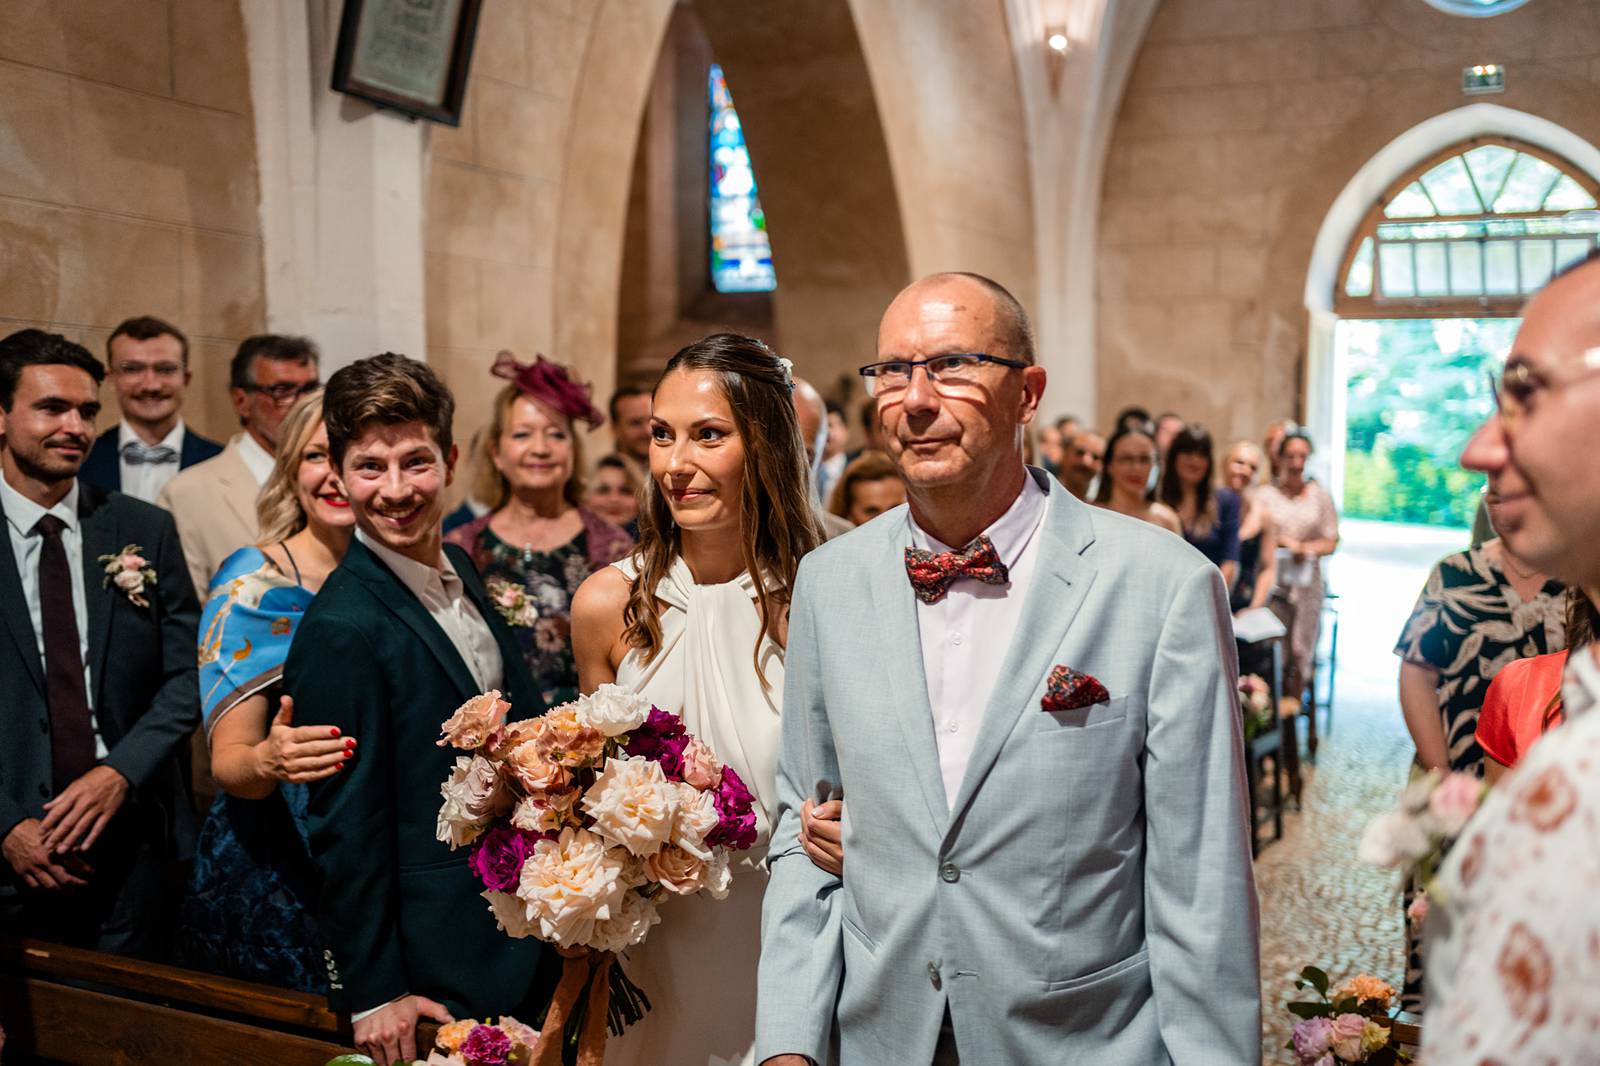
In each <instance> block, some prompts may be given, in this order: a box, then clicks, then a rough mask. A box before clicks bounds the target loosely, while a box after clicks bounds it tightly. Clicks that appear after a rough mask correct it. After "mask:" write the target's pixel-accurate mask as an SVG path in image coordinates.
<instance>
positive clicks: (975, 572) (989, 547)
mask: <svg viewBox="0 0 1600 1066" xmlns="http://www.w3.org/2000/svg"><path fill="white" fill-rule="evenodd" d="M906 574H907V575H908V576H909V577H910V578H911V587H912V588H913V589H914V590H915V591H916V593H917V599H919V600H921V601H922V602H923V603H938V602H939V601H940V600H942V599H944V596H945V593H947V592H949V591H950V586H951V585H952V584H954V583H955V581H956V579H957V578H963V577H967V578H971V579H972V580H974V581H982V582H983V583H984V584H985V585H1004V584H1005V583H1006V582H1007V581H1010V580H1011V574H1010V572H1009V571H1008V570H1007V569H1006V564H1005V563H1003V562H1001V561H1000V553H999V552H997V551H995V550H994V542H993V541H991V540H990V539H989V538H988V537H987V536H983V537H979V538H978V539H977V540H975V541H973V542H972V543H971V544H968V545H967V546H966V547H965V548H962V549H961V550H960V551H958V552H938V553H937V554H936V553H934V552H930V551H923V550H922V549H921V548H907V549H906Z"/></svg>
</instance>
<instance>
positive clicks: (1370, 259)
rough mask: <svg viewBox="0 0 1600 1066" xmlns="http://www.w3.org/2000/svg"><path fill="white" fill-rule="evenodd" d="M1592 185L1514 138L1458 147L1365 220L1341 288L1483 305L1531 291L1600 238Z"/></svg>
mask: <svg viewBox="0 0 1600 1066" xmlns="http://www.w3.org/2000/svg"><path fill="white" fill-rule="evenodd" d="M1594 187H1595V185H1594V182H1593V181H1591V180H1587V179H1584V180H1580V179H1579V178H1578V177H1576V176H1574V175H1573V174H1571V173H1568V172H1566V171H1565V170H1564V169H1563V168H1562V167H1561V166H1558V165H1556V164H1555V163H1553V162H1551V161H1550V160H1548V159H1545V158H1541V157H1540V156H1538V155H1534V154H1532V153H1531V152H1527V151H1521V150H1519V148H1518V147H1515V146H1513V145H1511V144H1503V143H1488V144H1481V143H1480V144H1478V145H1476V146H1475V147H1472V148H1468V149H1466V150H1464V151H1456V152H1453V153H1451V154H1450V155H1449V156H1447V157H1446V158H1444V159H1442V160H1440V161H1437V162H1435V163H1433V164H1432V165H1430V166H1428V167H1427V169H1426V170H1424V171H1423V172H1422V173H1421V174H1419V175H1416V176H1415V177H1414V178H1412V179H1407V180H1405V181H1404V182H1403V184H1400V185H1399V187H1398V188H1397V189H1395V190H1394V191H1392V192H1391V193H1390V194H1389V199H1388V200H1387V201H1386V202H1385V203H1384V204H1383V205H1382V207H1381V209H1380V210H1379V211H1378V212H1377V216H1378V217H1377V218H1376V220H1373V221H1369V222H1368V224H1367V226H1365V227H1363V229H1362V230H1361V236H1360V243H1359V245H1358V246H1357V247H1356V249H1355V251H1354V253H1353V255H1352V256H1351V259H1350V266H1349V269H1348V270H1347V271H1346V274H1345V279H1344V295H1345V297H1347V298H1350V299H1359V300H1364V301H1366V300H1370V301H1374V302H1376V303H1382V302H1383V301H1410V302H1414V303H1422V302H1431V303H1437V302H1441V301H1444V302H1448V301H1462V300H1467V301H1469V302H1471V303H1473V304H1477V303H1479V302H1481V301H1485V300H1488V299H1489V298H1491V297H1494V298H1500V299H1505V298H1507V297H1511V298H1516V297H1521V296H1526V295H1528V294H1530V293H1533V292H1535V291H1537V290H1538V289H1539V288H1540V287H1541V286H1543V285H1544V284H1545V283H1546V282H1548V281H1549V280H1550V276H1551V274H1552V273H1554V272H1555V271H1557V270H1560V269H1561V268H1563V267H1565V266H1567V265H1569V264H1571V263H1574V262H1576V261H1578V260H1580V259H1582V258H1583V257H1584V256H1586V255H1588V254H1589V253H1590V252H1591V251H1592V250H1593V249H1594V248H1595V247H1596V244H1597V241H1600V204H1597V203H1596V198H1595V195H1594V193H1593V192H1592V190H1593V189H1594Z"/></svg>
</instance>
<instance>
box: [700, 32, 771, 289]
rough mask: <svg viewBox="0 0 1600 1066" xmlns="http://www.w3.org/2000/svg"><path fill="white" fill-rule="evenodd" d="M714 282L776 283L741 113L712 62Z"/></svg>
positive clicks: (733, 285)
mask: <svg viewBox="0 0 1600 1066" xmlns="http://www.w3.org/2000/svg"><path fill="white" fill-rule="evenodd" d="M707 81H708V84H709V91H710V98H711V139H710V152H711V159H710V163H711V166H710V171H711V196H710V201H711V218H710V223H711V284H712V285H714V286H716V289H717V291H718V292H771V291H772V290H773V289H775V288H777V287H778V276H777V274H776V273H774V271H773V269H772V242H771V241H770V240H768V239H767V216H766V215H765V214H764V213H763V212H762V210H761V199H760V197H758V196H757V195H756V175H755V171H754V170H753V169H751V166H750V150H749V149H748V148H746V147H745V143H744V130H743V129H742V128H741V127H740V125H739V113H738V112H737V111H735V110H734V109H733V97H732V96H730V95H729V93H728V83H727V81H726V80H724V79H723V77H722V68H721V67H720V66H718V65H717V64H715V63H713V64H711V72H710V75H709V77H708V79H707Z"/></svg>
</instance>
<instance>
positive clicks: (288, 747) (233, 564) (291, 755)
mask: <svg viewBox="0 0 1600 1066" xmlns="http://www.w3.org/2000/svg"><path fill="white" fill-rule="evenodd" d="M278 439H279V447H278V454H277V458H276V460H275V461H274V462H273V465H272V476H271V477H269V478H268V479H267V484H266V487H265V488H263V489H262V490H261V499H260V501H259V502H258V503H257V511H258V513H259V516H260V522H261V542H260V544H259V545H256V546H252V547H246V548H240V549H239V550H238V551H236V552H234V553H233V554H232V555H230V556H228V558H227V559H225V560H223V563H222V566H221V568H220V569H219V570H218V571H217V576H216V578H215V579H214V580H213V581H212V582H211V598H210V600H208V601H207V603H206V606H205V611H204V613H203V614H202V615H201V619H200V642H199V648H200V699H201V710H202V712H203V713H204V715H205V727H206V733H207V738H208V740H209V741H210V744H211V773H212V776H213V777H215V778H216V781H217V784H219V785H220V786H221V787H222V792H221V794H219V795H218V796H217V798H216V802H214V803H213V804H212V805H211V813H210V814H209V815H208V816H207V817H206V820H205V824H204V825H202V826H201V827H200V841H199V843H198V844H197V845H196V847H195V860H194V875H193V877H192V879H191V881H190V886H189V894H188V895H187V897H186V898H185V899H184V902H183V909H182V912H181V915H180V918H181V922H180V925H181V928H182V938H181V952H182V955H183V958H184V961H185V963H186V965H189V966H193V967H195V968H196V969H200V970H205V971H207V972H208V973H215V974H222V975H224V976H227V977H236V978H239V979H241V980H245V981H260V982H262V983H264V984H269V985H277V986H280V987H284V988H295V989H299V990H300V991H302V992H316V993H326V992H327V990H328V974H327V971H326V969H325V967H324V965H323V960H322V940H321V937H320V936H319V935H318V934H317V925H316V919H315V917H314V916H313V914H312V907H313V906H314V904H315V900H316V885H317V875H316V867H315V866H314V865H313V864H312V862H311V854H310V852H309V851H308V850H307V847H306V840H305V835H306V834H305V814H306V796H307V783H308V782H311V781H317V780H320V779H321V778H324V777H327V776H329V775H330V774H333V773H336V772H338V770H339V768H340V766H342V765H343V763H344V762H345V760H347V759H348V758H350V755H351V753H352V752H353V751H354V750H355V743H356V741H355V738H354V737H342V736H335V735H333V734H334V733H335V732H336V731H335V730H333V729H330V728H329V727H328V726H325V725H309V724H300V725H296V724H295V723H294V717H293V716H294V708H293V703H292V701H291V700H290V699H289V698H288V697H287V696H283V695H282V692H283V683H282V682H283V663H284V660H285V659H286V658H287V657H288V655H289V645H290V642H292V641H293V640H294V634H295V629H296V627H297V626H298V624H299V622H300V619H301V617H302V616H303V615H304V614H305V610H306V608H307V607H308V606H310V604H311V598H312V597H313V596H315V595H316V593H317V590H318V589H319V588H321V587H322V583H323V581H324V580H326V579H327V576H328V575H329V574H330V573H332V572H333V568H334V567H336V566H338V565H339V560H341V559H343V558H344V553H345V549H346V548H347V547H348V546H349V544H350V534H351V532H352V531H353V529H354V525H355V519H354V518H352V517H351V515H350V506H349V503H348V502H347V501H346V500H345V497H344V489H343V487H342V486H341V485H340V484H339V476H338V475H337V474H336V473H334V470H333V467H332V466H331V465H330V464H329V462H328V432H327V430H326V429H325V428H324V427H323V425H322V397H321V396H309V397H307V398H306V399H304V400H302V401H300V403H299V405H298V406H296V407H295V409H294V410H293V411H292V412H290V414H289V416H288V417H287V418H285V419H284V420H283V426H282V427H281V429H280V432H279V438H278Z"/></svg>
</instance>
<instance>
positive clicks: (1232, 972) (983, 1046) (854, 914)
mask: <svg viewBox="0 0 1600 1066" xmlns="http://www.w3.org/2000/svg"><path fill="white" fill-rule="evenodd" d="M1030 473H1031V474H1032V476H1034V477H1035V478H1036V479H1038V480H1040V482H1041V484H1042V485H1043V486H1044V487H1045V489H1046V491H1047V493H1048V497H1049V501H1048V507H1047V510H1046V516H1045V519H1044V527H1043V529H1042V530H1041V531H1040V532H1041V534H1042V536H1043V540H1042V542H1041V544H1040V551H1039V557H1038V562H1037V563H1036V565H1035V569H1034V576H1033V579H1032V586H1031V588H1030V589H1029V590H1028V592H1027V594H1026V598H1025V600H1024V602H1023V605H1022V612H1023V613H1022V618H1021V622H1020V625H1019V626H1018V629H1017V636H1016V638H1015V640H1014V641H1013V644H1012V647H1011V649H1010V651H1009V653H1008V655H1007V657H1006V660H1005V663H1004V666H1003V667H1002V670H1001V676H1000V682H999V684H998V686H997V688H996V690H995V692H994V695H993V697H992V698H991V700H990V702H989V705H988V707H987V709H986V710H985V712H984V718H983V723H982V726H981V728H980V731H979V735H978V738H977V740H976V742H975V745H976V746H975V749H974V751H973V753H972V758H971V762H970V763H969V764H968V767H967V771H966V777H965V779H964V780H963V782H962V785H961V790H960V792H959V794H958V795H956V796H955V797H954V800H953V802H952V801H950V800H947V798H946V797H945V794H944V786H943V784H942V783H941V778H940V774H939V761H938V752H937V748H936V746H935V741H934V735H933V724H932V712H931V710H930V708H929V704H928V695H927V683H926V681H925V680H924V676H923V668H922V653H921V642H920V638H919V635H918V629H917V616H916V601H915V599H914V597H913V595H912V591H911V586H910V583H909V581H908V580H907V578H906V572H905V566H904V562H903V552H904V549H905V547H906V545H908V544H909V543H910V530H909V524H908V517H907V511H906V509H905V508H904V507H901V508H898V509H896V510H894V511H890V512H888V513H886V514H884V515H882V516H880V517H879V518H877V519H875V520H873V521H872V522H869V523H867V524H866V525H864V526H862V527H861V528H860V529H858V530H856V531H854V532H852V533H849V534H846V535H845V536H843V537H841V538H839V539H837V540H834V541H831V542H829V543H828V544H826V545H824V546H823V547H821V548H819V549H818V550H817V551H815V552H813V553H812V554H811V555H809V556H807V558H806V559H805V561H804V562H803V563H802V565H801V567H800V575H799V579H798V582H797V585H796V589H795V596H794V602H793V605H792V607H791V611H790V621H789V650H788V657H787V662H786V665H785V670H786V678H787V681H786V686H785V689H784V710H783V748H782V754H781V756H780V761H779V767H778V793H779V811H778V825H777V829H776V832H775V833H774V836H773V840H772V849H771V853H770V855H771V882H770V884H769V886H768V889H767V896H766V905H765V912H764V915H763V921H762V954H761V967H760V978H759V980H760V986H759V1002H758V1008H757V1025H756V1061H757V1062H760V1061H761V1060H763V1059H765V1058H766V1057H768V1056H771V1055H776V1054H780V1053H784V1052H798V1053H801V1054H805V1055H809V1056H810V1057H811V1058H813V1059H814V1060H816V1061H817V1062H819V1063H827V1062H830V1061H838V1062H839V1063H841V1064H842V1066H881V1064H885V1063H895V1064H901V1063H909V1064H921V1063H928V1062H930V1061H931V1060H932V1057H933V1053H934V1046H935V1043H936V1042H937V1040H938V1034H939V1028H940V1023H941V1021H942V1019H943V1017H944V1014H945V1010H946V1007H947V1006H948V1009H949V1012H950V1015H951V1019H952V1021H953V1024H954V1030H955V1037H956V1042H957V1045H958V1047H959V1051H960V1057H961V1061H962V1062H963V1063H970V1064H975V1066H991V1064H994V1066H999V1064H1004V1066H1030V1064H1039V1066H1044V1064H1052V1066H1053V1064H1057V1063H1079V1062H1081V1063H1092V1064H1094V1066H1122V1064H1126V1066H1157V1064H1161V1063H1178V1064H1182V1066H1189V1064H1194V1066H1201V1064H1204V1066H1214V1064H1220V1063H1226V1064H1229V1066H1237V1064H1249V1063H1257V1062H1259V1061H1260V1056H1261V1050H1260V1048H1261V1028H1260V1016H1261V1002H1260V970H1259V962H1258V948H1257V938H1258V921H1257V910H1256V894H1255V882H1254V877H1253V874H1252V870H1251V864H1250V845H1249V829H1248V824H1249V823H1248V815H1247V812H1246V800H1245V793H1246V789H1245V779H1244V755H1243V747H1242V740H1241V736H1240V724H1239V723H1240V718H1239V710H1238V703H1237V699H1238V697H1237V694H1236V688H1235V683H1236V676H1237V670H1238V667H1237V659H1236V654H1235V648H1234V643H1233V636H1232V629H1231V626H1230V623H1229V616H1228V597H1227V592H1226V590H1225V589H1224V587H1223V582H1222V575H1221V574H1220V573H1219V572H1218V570H1217V568H1216V567H1214V566H1212V565H1211V564H1210V563H1209V562H1207V561H1206V559H1205V558H1204V557H1202V556H1201V555H1200V553H1199V552H1197V551H1195V550H1194V549H1193V548H1191V547H1190V546H1189V545H1188V544H1186V543H1185V542H1184V541H1183V539H1182V538H1180V537H1175V536H1173V535H1172V534H1170V533H1167V532H1165V531H1163V530H1160V529H1157V528H1156V527H1154V526H1151V525H1147V524H1145V523H1143V522H1138V521H1134V520H1132V519H1129V518H1125V517H1123V516H1121V515H1117V514H1113V513H1111V512H1109V511H1103V510H1096V509H1093V508H1090V507H1088V506H1086V505H1085V504H1082V503H1080V502H1079V501H1077V500H1076V499H1074V498H1073V497H1072V496H1071V495H1069V494H1068V493H1067V492H1066V491H1065V490H1063V489H1062V488H1061V487H1060V485H1058V484H1056V483H1055V482H1054V481H1053V480H1051V479H1050V478H1048V477H1045V476H1044V475H1043V474H1042V473H1040V472H1039V471H1030ZM1057 664H1064V665H1066V666H1069V667H1072V668H1074V669H1077V670H1082V671H1085V672H1086V673H1089V674H1091V675H1093V676H1094V677H1096V678H1098V679H1099V680H1100V681H1101V683H1102V684H1104V685H1105V687H1106V689H1107V690H1108V691H1109V692H1110V694H1111V699H1110V701H1109V702H1108V703H1102V704H1097V705H1095V706H1093V707H1089V708H1085V709H1081V710H1077V711H1054V712H1052V711H1045V710H1044V709H1043V708H1042V707H1041V706H1040V700H1041V699H1042V698H1043V696H1044V691H1045V682H1046V679H1047V678H1048V676H1049V674H1050V671H1051V669H1052V668H1053V667H1054V666H1056V665H1057ZM819 778H827V779H828V780H830V781H832V782H835V783H837V784H839V785H841V786H842V787H843V789H844V793H845V814H844V841H845V867H844V869H845V873H844V877H843V878H842V880H841V879H840V878H837V877H834V876H833V875H831V874H827V873H825V872H823V871H822V870H820V869H818V868H817V867H816V866H814V865H812V863H811V862H810V860H809V859H807V858H806V856H805V853H804V852H803V851H802V850H801V847H800V844H799V842H798V835H799V822H800V818H799V808H800V805H801V803H802V802H803V801H804V800H805V798H806V796H807V795H809V794H810V793H811V791H812V790H813V789H814V787H815V784H816V782H817V780H818V779H819Z"/></svg>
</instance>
